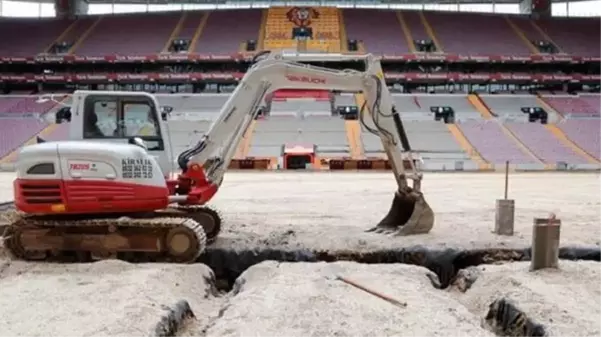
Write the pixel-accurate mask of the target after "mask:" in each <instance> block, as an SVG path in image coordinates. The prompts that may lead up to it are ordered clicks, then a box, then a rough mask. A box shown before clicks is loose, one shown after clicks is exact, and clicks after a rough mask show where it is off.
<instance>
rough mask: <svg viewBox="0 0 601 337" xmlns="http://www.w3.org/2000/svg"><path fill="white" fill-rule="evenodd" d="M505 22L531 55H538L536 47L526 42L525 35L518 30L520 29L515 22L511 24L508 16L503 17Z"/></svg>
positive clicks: (528, 41)
mask: <svg viewBox="0 0 601 337" xmlns="http://www.w3.org/2000/svg"><path fill="white" fill-rule="evenodd" d="M505 21H507V24H508V25H509V27H510V28H511V30H512V31H513V32H514V33H515V34H516V35H517V36H518V38H519V39H520V40H521V41H522V42H523V43H524V45H525V46H526V47H527V48H528V50H530V52H531V53H532V54H538V53H539V52H538V50H537V49H536V47H534V45H533V44H532V42H530V40H528V37H526V34H524V32H523V31H522V30H521V29H520V27H518V26H517V25H516V24H515V22H513V21H512V20H511V19H510V18H509V17H508V16H505Z"/></svg>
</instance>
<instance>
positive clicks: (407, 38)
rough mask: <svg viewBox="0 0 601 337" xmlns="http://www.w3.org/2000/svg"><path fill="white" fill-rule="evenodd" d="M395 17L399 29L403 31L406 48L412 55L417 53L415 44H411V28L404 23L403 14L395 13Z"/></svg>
mask: <svg viewBox="0 0 601 337" xmlns="http://www.w3.org/2000/svg"><path fill="white" fill-rule="evenodd" d="M396 17H397V20H398V21H399V24H400V25H401V29H402V30H403V35H404V36H405V41H407V46H408V47H409V51H410V52H412V53H415V52H417V49H416V48H415V42H413V41H414V40H415V39H414V38H413V34H412V33H411V28H409V25H408V24H407V22H406V21H405V17H404V16H403V12H401V11H397V12H396Z"/></svg>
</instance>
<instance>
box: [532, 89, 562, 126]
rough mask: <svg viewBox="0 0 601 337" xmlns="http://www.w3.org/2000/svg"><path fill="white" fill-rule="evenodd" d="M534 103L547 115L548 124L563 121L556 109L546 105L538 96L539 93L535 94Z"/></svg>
mask: <svg viewBox="0 0 601 337" xmlns="http://www.w3.org/2000/svg"><path fill="white" fill-rule="evenodd" d="M536 103H538V105H539V106H540V107H541V108H543V109H544V110H545V111H546V112H547V115H548V122H549V123H551V122H558V121H560V120H563V118H564V116H563V115H562V114H561V112H559V111H558V110H557V109H555V108H554V107H552V106H551V105H550V104H549V103H547V102H546V101H545V100H544V99H543V98H542V97H541V95H540V93H537V94H536Z"/></svg>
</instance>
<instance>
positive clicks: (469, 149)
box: [446, 124, 492, 171]
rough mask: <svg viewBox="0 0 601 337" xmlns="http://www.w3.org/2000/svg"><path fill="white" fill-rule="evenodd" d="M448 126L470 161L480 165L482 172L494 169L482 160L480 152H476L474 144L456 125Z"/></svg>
mask: <svg viewBox="0 0 601 337" xmlns="http://www.w3.org/2000/svg"><path fill="white" fill-rule="evenodd" d="M446 126H447V129H448V130H449V132H450V133H451V135H453V138H455V141H457V143H458V144H459V146H461V148H462V149H463V151H465V153H467V155H468V156H469V157H470V159H471V160H472V161H473V162H475V163H476V164H478V168H479V169H480V170H481V171H484V170H490V169H491V168H492V165H491V164H490V163H489V162H487V161H486V160H484V158H482V156H481V155H480V153H479V152H478V150H476V148H475V147H474V146H473V145H472V143H470V141H469V140H468V139H467V137H466V136H465V135H464V134H463V132H462V131H461V129H459V127H458V126H457V125H456V124H446Z"/></svg>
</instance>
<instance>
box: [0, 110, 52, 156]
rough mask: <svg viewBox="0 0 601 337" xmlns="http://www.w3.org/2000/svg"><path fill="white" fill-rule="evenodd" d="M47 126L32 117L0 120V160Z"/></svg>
mask: <svg viewBox="0 0 601 337" xmlns="http://www.w3.org/2000/svg"><path fill="white" fill-rule="evenodd" d="M46 126H48V124H46V123H45V122H43V121H42V120H39V119H37V118H33V117H31V118H30V117H24V118H17V117H15V118H4V117H2V118H0V159H2V158H3V157H4V156H6V155H8V154H10V153H11V152H12V151H14V150H15V149H17V148H18V147H19V146H21V145H23V143H25V142H26V141H27V140H29V139H30V138H32V137H34V136H35V135H36V134H38V133H39V132H40V131H42V130H43V129H44V128H45V127H46Z"/></svg>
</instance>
